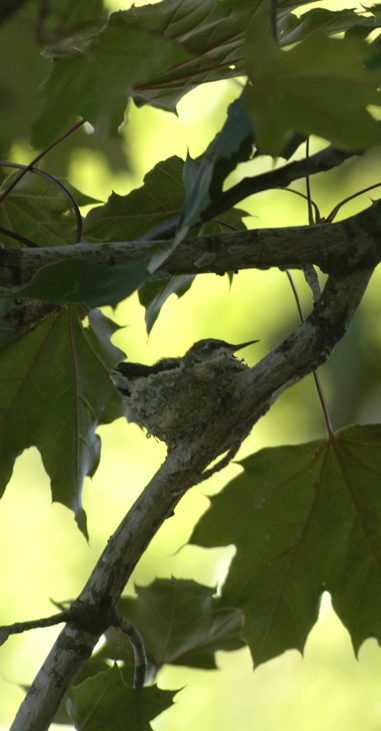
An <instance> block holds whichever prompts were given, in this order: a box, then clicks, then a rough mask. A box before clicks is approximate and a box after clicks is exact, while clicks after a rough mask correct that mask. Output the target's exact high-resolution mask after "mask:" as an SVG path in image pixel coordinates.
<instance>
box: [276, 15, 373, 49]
mask: <svg viewBox="0 0 381 731" xmlns="http://www.w3.org/2000/svg"><path fill="white" fill-rule="evenodd" d="M356 26H360V27H361V28H362V29H364V30H365V31H366V34H367V35H368V34H369V33H370V32H371V31H372V29H373V27H374V17H372V16H369V17H366V16H363V15H360V14H359V13H358V12H356V10H353V9H350V8H347V9H345V10H327V8H312V9H311V10H308V11H307V12H306V13H303V15H301V16H300V17H299V18H297V17H296V16H295V15H293V14H292V13H290V14H289V15H288V17H287V19H286V20H285V22H284V24H283V26H282V34H281V43H282V45H285V43H287V44H288V43H295V42H296V41H300V40H303V38H306V37H307V36H308V35H309V34H310V33H313V32H314V31H316V30H321V31H323V30H324V32H325V33H327V34H328V33H342V32H343V31H347V30H348V29H350V28H356Z"/></svg>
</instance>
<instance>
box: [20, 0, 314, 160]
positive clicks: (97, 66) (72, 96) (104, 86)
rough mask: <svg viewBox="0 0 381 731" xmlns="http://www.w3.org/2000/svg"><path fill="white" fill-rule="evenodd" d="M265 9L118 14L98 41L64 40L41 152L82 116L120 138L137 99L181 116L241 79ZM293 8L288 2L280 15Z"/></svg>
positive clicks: (242, 6)
mask: <svg viewBox="0 0 381 731" xmlns="http://www.w3.org/2000/svg"><path fill="white" fill-rule="evenodd" d="M260 4H261V0H224V1H223V2H220V0H203V2H199V3H196V4H195V3H194V0H181V2H179V0H163V2H160V3H156V4H151V5H149V4H148V5H144V6H143V7H135V6H134V7H132V8H131V9H130V10H125V11H119V12H118V13H113V14H112V15H111V16H110V19H109V22H108V24H107V25H106V26H105V28H104V29H103V30H102V31H101V32H100V33H99V34H98V36H97V37H92V38H89V37H87V36H83V38H82V39H81V38H79V37H78V35H77V36H76V37H75V38H74V42H73V43H72V45H71V47H69V44H68V42H67V41H66V40H65V42H64V46H63V49H62V55H63V57H62V58H59V60H58V61H55V62H54V66H53V71H52V74H51V76H50V78H49V79H48V81H47V82H46V84H45V85H44V87H43V94H44V111H43V113H42V114H41V115H40V117H39V119H38V122H37V124H36V126H35V136H34V144H35V146H36V147H43V146H45V145H47V144H48V143H50V142H51V141H52V140H53V139H56V138H57V137H59V135H60V134H62V133H63V132H64V131H65V130H67V129H68V127H70V126H71V124H72V123H73V122H74V120H75V119H76V117H77V115H78V114H80V115H82V116H83V117H85V119H87V120H88V121H90V122H91V123H92V124H93V125H94V127H95V129H96V132H97V133H98V135H100V136H105V135H110V134H116V132H117V129H118V127H119V125H120V124H121V123H122V122H123V114H124V110H125V108H126V106H127V102H128V99H129V97H130V95H131V94H133V97H134V100H135V102H136V103H137V104H138V106H141V105H143V104H152V105H153V106H156V107H160V108H161V109H166V110H169V111H172V112H174V111H175V109H176V104H177V103H178V101H179V100H180V99H181V98H182V97H183V96H184V94H186V93H187V92H189V91H191V90H192V89H194V88H195V87H196V86H198V85H199V84H202V83H206V82H209V81H218V80H220V79H227V78H233V77H237V76H240V75H242V74H243V73H244V63H243V40H244V31H245V29H246V27H247V25H248V23H249V21H250V20H251V18H253V17H254V16H255V14H256V11H257V8H258V6H259V5H260ZM293 4H294V3H293V0H281V2H280V3H279V6H278V7H279V9H280V8H287V7H292V6H293ZM302 4H303V3H302ZM55 52H56V54H57V56H59V49H56V51H55Z"/></svg>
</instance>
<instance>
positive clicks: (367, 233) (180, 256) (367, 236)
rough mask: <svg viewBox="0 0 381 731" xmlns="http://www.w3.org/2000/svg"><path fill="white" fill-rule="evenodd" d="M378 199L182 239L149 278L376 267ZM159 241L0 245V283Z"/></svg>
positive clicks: (126, 253) (380, 222) (135, 253)
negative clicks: (315, 215) (337, 216)
mask: <svg viewBox="0 0 381 731" xmlns="http://www.w3.org/2000/svg"><path fill="white" fill-rule="evenodd" d="M380 231H381V201H376V202H375V203H373V204H372V205H371V206H370V207H369V208H367V209H366V210H364V211H361V213H358V214H357V215H355V216H352V217H351V218H348V219H346V220H344V221H340V222H339V223H320V224H317V225H315V226H290V227H287V228H273V229H265V228H264V229H253V230H249V231H238V232H234V233H225V234H219V235H213V236H200V237H197V238H192V239H186V240H184V241H183V242H181V244H179V245H178V246H177V248H176V249H175V250H174V251H173V252H172V254H170V256H169V257H168V259H167V260H166V261H165V262H164V264H163V266H161V267H160V268H159V269H157V270H156V272H154V274H153V275H152V279H165V278H167V277H170V276H173V275H176V274H202V273H207V272H210V273H215V274H224V273H225V272H229V271H237V270H239V269H269V268H270V267H279V268H280V269H303V268H305V267H306V266H307V265H308V264H315V265H316V266H318V267H320V269H321V270H322V271H324V272H326V273H328V274H332V273H336V272H338V273H340V272H343V271H351V270H354V269H355V268H366V267H370V266H371V267H374V266H376V264H378V262H379V261H380V260H381V246H380ZM160 243H161V242H158V241H155V242H142V241H132V242H127V243H110V244H76V245H74V246H58V247H52V248H46V249H42V248H41V249H6V248H0V286H1V287H4V288H13V287H17V286H20V285H24V284H26V283H27V282H29V281H30V279H31V278H32V276H33V275H34V274H35V273H36V272H37V271H38V270H39V269H41V268H42V267H43V266H46V265H47V264H53V263H56V262H57V261H63V260H65V259H71V258H79V259H86V260H87V261H91V262H93V263H95V264H99V265H101V266H104V267H112V266H117V265H120V264H126V263H128V262H133V261H137V260H138V259H142V258H147V257H149V256H150V255H151V254H152V253H153V247H154V246H157V245H158V244H160Z"/></svg>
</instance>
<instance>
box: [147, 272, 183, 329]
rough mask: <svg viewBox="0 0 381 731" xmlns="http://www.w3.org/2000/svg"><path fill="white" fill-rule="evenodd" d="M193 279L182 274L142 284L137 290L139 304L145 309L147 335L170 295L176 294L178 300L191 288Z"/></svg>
mask: <svg viewBox="0 0 381 731" xmlns="http://www.w3.org/2000/svg"><path fill="white" fill-rule="evenodd" d="M194 278H195V276H194V275H193V274H184V275H179V276H176V277H169V278H168V279H157V280H155V281H153V282H148V281H147V282H144V284H142V286H141V287H140V288H139V302H140V304H141V305H142V306H143V307H145V308H146V314H145V321H146V327H147V334H148V335H149V334H150V332H151V330H152V328H153V326H154V324H155V322H156V320H157V318H158V317H159V314H160V310H161V308H162V307H163V305H164V304H165V302H166V301H167V299H168V297H170V296H171V294H176V295H177V297H178V298H180V297H182V296H183V295H184V294H185V293H186V292H188V291H189V289H190V288H191V286H192V282H193V280H194Z"/></svg>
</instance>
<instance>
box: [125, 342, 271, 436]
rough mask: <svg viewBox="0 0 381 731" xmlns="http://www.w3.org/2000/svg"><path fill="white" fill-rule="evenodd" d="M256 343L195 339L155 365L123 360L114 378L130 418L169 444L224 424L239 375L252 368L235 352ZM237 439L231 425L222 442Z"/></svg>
mask: <svg viewBox="0 0 381 731" xmlns="http://www.w3.org/2000/svg"><path fill="white" fill-rule="evenodd" d="M256 342H258V341H257V340H251V341H249V342H246V343H241V344H240V345H231V344H230V343H227V342H225V340H214V339H212V338H210V339H207V340H199V341H198V342H196V343H194V345H192V347H191V348H189V350H188V351H187V352H186V353H185V355H184V356H182V357H180V358H162V359H161V360H159V361H158V362H157V363H154V364H153V365H152V366H147V365H143V364H141V363H128V362H127V363H119V365H118V366H117V367H116V368H115V369H114V370H113V371H112V372H111V377H112V380H113V382H114V384H115V386H116V388H117V389H118V391H120V393H122V394H123V396H124V399H125V403H126V407H127V411H126V415H127V418H128V420H129V421H135V422H137V423H138V424H140V426H143V427H145V428H146V429H147V432H148V434H153V435H154V436H155V437H157V438H158V439H161V440H162V441H164V442H166V444H167V446H168V448H173V447H175V446H176V445H178V444H180V443H184V442H189V441H193V440H194V439H196V438H197V437H198V436H200V435H203V434H204V433H205V429H207V430H210V429H212V430H213V429H215V428H219V429H220V428H221V425H222V421H223V420H225V419H226V415H227V413H229V409H230V408H231V404H233V403H234V396H233V393H234V389H235V384H236V379H237V376H239V375H240V374H241V373H242V372H243V371H246V370H247V369H248V367H247V366H246V365H245V364H244V363H243V362H242V361H240V360H239V359H237V358H235V357H234V353H235V352H236V351H237V350H240V349H241V348H245V347H246V346H247V345H251V344H252V343H256ZM208 433H209V432H208ZM233 438H235V437H234V434H233V435H232V434H231V433H230V431H229V430H228V434H227V435H226V437H224V438H223V440H222V443H225V441H226V443H227V444H230V441H231V440H232V439H233Z"/></svg>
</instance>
